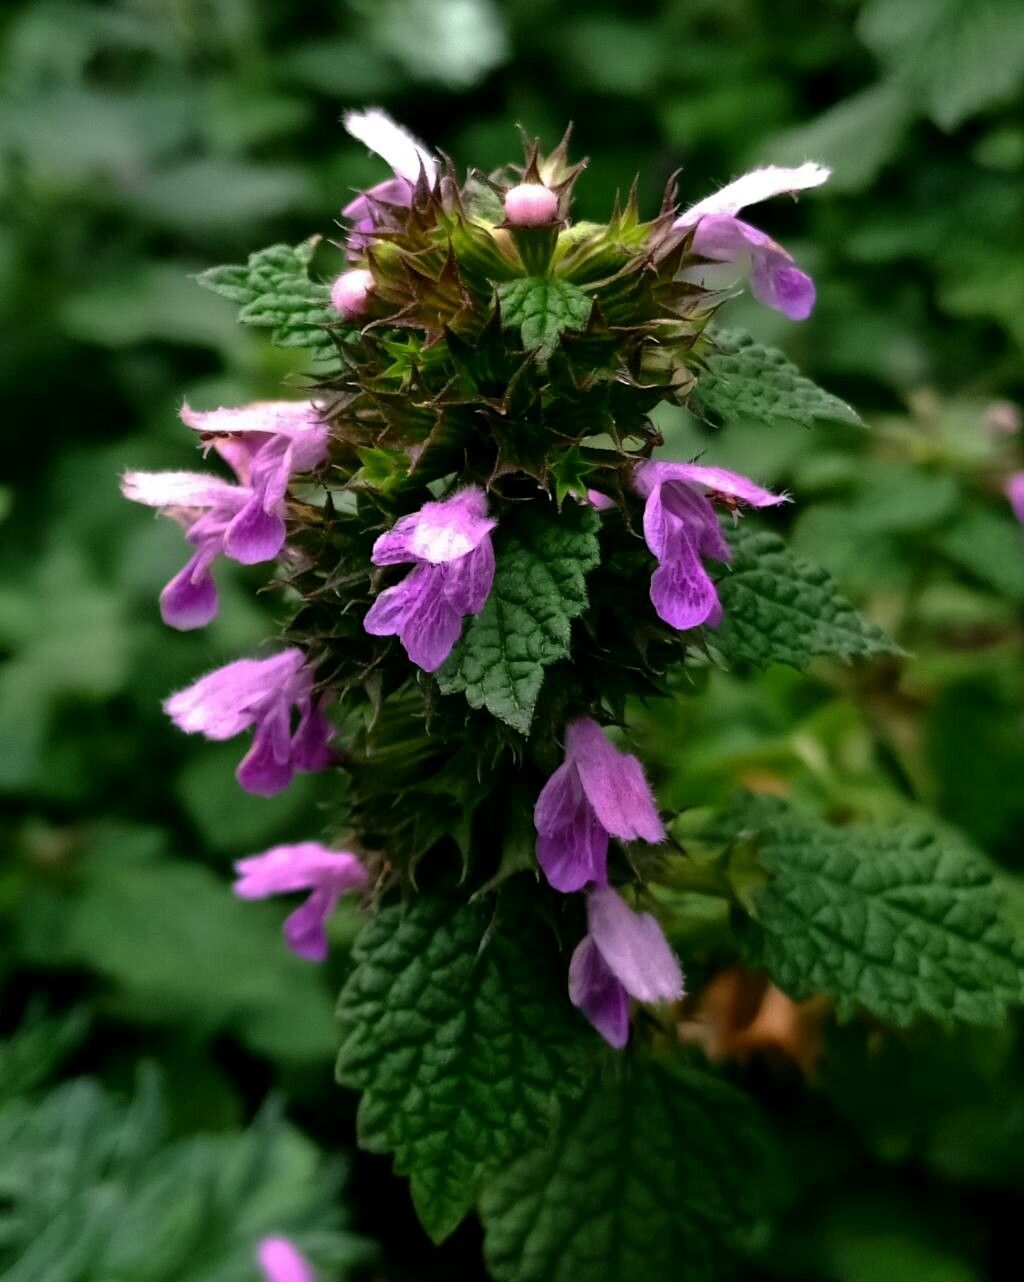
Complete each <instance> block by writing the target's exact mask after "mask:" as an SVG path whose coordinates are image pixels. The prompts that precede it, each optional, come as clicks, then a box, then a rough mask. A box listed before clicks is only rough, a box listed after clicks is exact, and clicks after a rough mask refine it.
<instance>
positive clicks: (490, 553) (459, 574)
mask: <svg viewBox="0 0 1024 1282" xmlns="http://www.w3.org/2000/svg"><path fill="white" fill-rule="evenodd" d="M443 584H444V595H445V598H446V600H447V601H448V602H449V604H450V605H451V607H452V609H453V610H456V611H457V612H458V613H459V614H479V613H480V611H481V610H482V609H483V608H484V606H485V605H486V604H487V598H488V597H489V596H490V594H491V587H492V586H493V584H494V548H493V546H492V544H491V540H490V539H485V540H484V541H483V543H481V544H480V546H479V547H475V548H474V549H473V551H472V552H470V553H469V554H468V556H464V557H462V558H461V559H460V560H458V561H453V562H452V564H451V565H448V566H445V567H444V579H443Z"/></svg>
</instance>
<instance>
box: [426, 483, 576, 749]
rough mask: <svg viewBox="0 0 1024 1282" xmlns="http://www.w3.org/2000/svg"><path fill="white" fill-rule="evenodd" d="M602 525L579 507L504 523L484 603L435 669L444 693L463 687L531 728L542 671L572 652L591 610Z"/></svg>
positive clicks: (481, 703)
mask: <svg viewBox="0 0 1024 1282" xmlns="http://www.w3.org/2000/svg"><path fill="white" fill-rule="evenodd" d="M599 527H600V519H599V518H598V515H597V513H596V512H594V511H593V510H592V509H590V508H588V507H582V506H579V507H576V506H571V507H570V506H567V507H566V508H565V509H564V510H563V511H562V512H561V513H560V514H557V513H555V512H551V513H549V514H543V513H538V512H536V511H526V512H523V513H522V514H521V515H519V516H517V517H513V518H512V519H510V520H509V521H507V522H504V523H503V524H502V526H501V528H500V530H499V532H498V533H497V534H496V535H495V540H494V544H495V547H494V551H495V559H496V563H497V568H496V570H495V575H494V586H493V587H492V588H491V594H490V596H489V597H488V599H487V604H486V605H485V606H484V608H483V611H482V612H481V613H480V614H478V615H477V616H476V617H475V618H474V619H473V620H472V621H471V622H470V624H469V626H468V627H467V629H466V632H465V635H464V636H463V638H462V640H461V641H460V642H459V644H458V645H457V646H456V647H455V649H454V650H453V652H452V654H451V657H450V658H449V659H448V661H447V662H446V663H445V665H444V666H443V667H442V668H441V669H440V671H439V672H438V678H437V679H438V683H439V684H440V686H441V689H442V691H444V693H445V694H453V693H457V692H459V691H462V692H464V693H465V696H466V699H467V700H468V701H469V705H470V707H472V708H487V710H488V711H489V712H491V713H492V714H493V715H494V716H496V717H498V718H499V719H500V720H502V721H504V722H506V723H507V724H508V725H510V726H512V727H513V729H515V730H519V731H521V732H522V733H523V734H526V733H527V732H528V731H529V729H530V722H531V721H532V719H533V710H534V708H535V707H536V704H537V696H538V695H539V694H540V688H541V685H542V683H543V681H544V669H545V668H546V667H548V666H549V665H550V664H552V663H556V662H557V661H558V660H559V659H564V658H565V657H566V656H567V655H568V653H569V640H570V632H571V625H572V620H573V619H575V618H577V617H578V616H579V615H581V614H582V613H583V611H584V609H585V608H586V605H587V589H586V575H587V572H588V571H589V570H592V569H593V568H594V566H595V565H597V563H598V560H599V557H600V551H599V548H598V542H597V531H598V529H599Z"/></svg>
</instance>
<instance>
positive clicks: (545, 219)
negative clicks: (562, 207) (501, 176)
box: [505, 183, 558, 227]
mask: <svg viewBox="0 0 1024 1282" xmlns="http://www.w3.org/2000/svg"><path fill="white" fill-rule="evenodd" d="M505 217H506V219H507V220H508V222H509V224H510V225H511V226H512V227H546V226H547V225H548V224H550V223H553V222H554V221H555V220H556V219H557V217H558V197H557V196H556V195H555V193H554V192H553V191H552V190H551V188H550V187H545V186H544V184H543V183H520V184H519V185H518V187H512V188H510V189H509V190H508V191H507V192H506V193H505Z"/></svg>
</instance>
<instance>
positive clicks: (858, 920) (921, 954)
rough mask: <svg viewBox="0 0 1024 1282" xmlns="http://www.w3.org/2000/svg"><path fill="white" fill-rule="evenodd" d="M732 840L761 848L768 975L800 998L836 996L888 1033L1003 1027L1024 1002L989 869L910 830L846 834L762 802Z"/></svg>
mask: <svg viewBox="0 0 1024 1282" xmlns="http://www.w3.org/2000/svg"><path fill="white" fill-rule="evenodd" d="M734 833H735V834H736V835H741V836H743V837H744V838H747V839H750V840H752V841H753V842H754V844H755V848H756V851H757V855H758V859H759V862H760V865H761V867H762V868H763V869H764V870H765V872H767V873H768V874H769V880H768V881H767V883H766V884H764V885H763V886H762V887H760V888H759V889H758V890H755V891H754V893H753V906H754V912H755V916H756V921H757V930H756V934H755V936H754V940H753V943H752V949H751V951H752V953H753V957H754V960H755V961H756V963H757V964H758V965H761V966H763V967H764V969H765V970H767V971H768V972H769V974H770V975H771V976H772V978H773V979H774V980H775V982H776V983H777V984H778V985H779V986H780V987H781V988H783V989H784V990H785V991H786V992H787V993H789V994H790V995H791V996H792V997H795V998H797V999H800V998H804V997H809V996H811V995H812V994H814V993H822V992H824V993H828V994H830V995H831V996H832V997H834V998H835V1000H836V1002H837V1004H838V1006H839V1009H840V1012H841V1013H849V1012H851V1011H853V1010H855V1009H856V1008H857V1007H858V1006H863V1007H864V1008H866V1009H867V1010H869V1011H871V1012H872V1013H873V1014H875V1015H877V1016H878V1017H879V1018H880V1019H883V1020H885V1021H887V1022H889V1023H892V1024H896V1025H899V1026H905V1025H907V1024H910V1023H911V1022H912V1021H913V1020H914V1018H915V1017H916V1016H918V1015H921V1014H925V1015H931V1016H933V1017H934V1018H935V1019H938V1020H940V1021H942V1022H943V1023H949V1022H950V1021H952V1020H963V1021H965V1022H968V1023H973V1024H995V1023H999V1022H1000V1021H1001V1019H1002V1018H1003V1016H1004V1014H1005V1009H1006V1006H1007V1004H1008V1003H1011V1002H1013V1003H1017V1002H1020V1001H1022V1000H1024V972H1022V969H1021V963H1022V961H1024V949H1022V947H1021V945H1020V944H1019V943H1018V942H1017V941H1015V940H1014V937H1013V934H1012V932H1011V931H1010V929H1009V927H1008V926H1007V924H1006V922H1005V921H1004V920H1003V916H1002V912H1003V906H1002V897H1001V895H1000V894H999V893H998V892H997V890H996V888H995V885H994V883H993V880H992V873H991V870H990V868H989V866H988V865H987V864H986V863H985V862H984V861H982V860H981V859H980V858H979V857H978V856H976V855H974V854H973V853H972V852H971V851H970V850H969V849H968V848H966V847H965V846H964V845H962V844H960V842H958V841H957V840H956V839H955V838H953V837H951V836H948V835H945V834H941V835H940V834H935V833H932V832H929V831H927V830H925V829H923V828H920V827H918V826H916V825H914V824H911V823H901V824H894V825H891V826H888V827H886V828H872V827H866V826H864V827H860V826H858V827H850V828H836V827H833V826H831V825H829V824H824V823H819V822H814V821H810V820H806V819H803V818H801V817H800V816H798V815H796V814H794V813H793V812H791V811H789V810H788V809H787V808H786V807H784V806H782V805H779V804H772V803H764V802H754V803H753V805H752V806H750V807H748V809H747V810H746V812H745V814H744V813H743V812H741V814H740V816H739V817H738V819H737V821H736V824H735V827H734Z"/></svg>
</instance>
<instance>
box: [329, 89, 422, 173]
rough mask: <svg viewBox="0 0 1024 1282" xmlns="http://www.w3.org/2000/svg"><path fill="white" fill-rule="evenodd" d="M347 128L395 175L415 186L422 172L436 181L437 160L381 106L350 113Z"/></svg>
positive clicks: (347, 117) (345, 119)
mask: <svg viewBox="0 0 1024 1282" xmlns="http://www.w3.org/2000/svg"><path fill="white" fill-rule="evenodd" d="M344 124H345V128H346V129H347V130H348V132H349V133H350V134H351V135H352V137H353V138H358V139H359V141H360V142H361V143H363V144H364V146H366V147H368V148H369V149H370V151H373V152H376V153H377V155H378V156H380V157H381V158H382V159H383V160H386V161H387V163H388V164H389V165H390V166H391V168H392V169H393V170H394V171H395V173H396V174H397V175H398V176H399V177H400V178H404V179H406V181H407V182H410V183H415V182H416V181H417V180H418V179H419V176H420V170H421V169H422V170H423V172H424V173H425V174H426V176H427V181H428V182H430V183H433V182H434V180H435V179H436V178H437V161H436V160H435V159H434V157H433V156H432V155H431V154H430V152H429V151H428V150H427V149H426V147H425V146H424V145H423V143H421V142H419V141H418V140H417V139H416V138H414V137H413V136H412V134H411V133H409V131H408V130H406V129H403V128H402V126H401V125H398V124H396V123H395V121H393V120H392V119H391V117H390V116H389V115H388V114H387V112H385V111H381V110H380V108H379V107H371V108H370V110H369V111H349V112H347V113H346V114H345V117H344Z"/></svg>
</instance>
